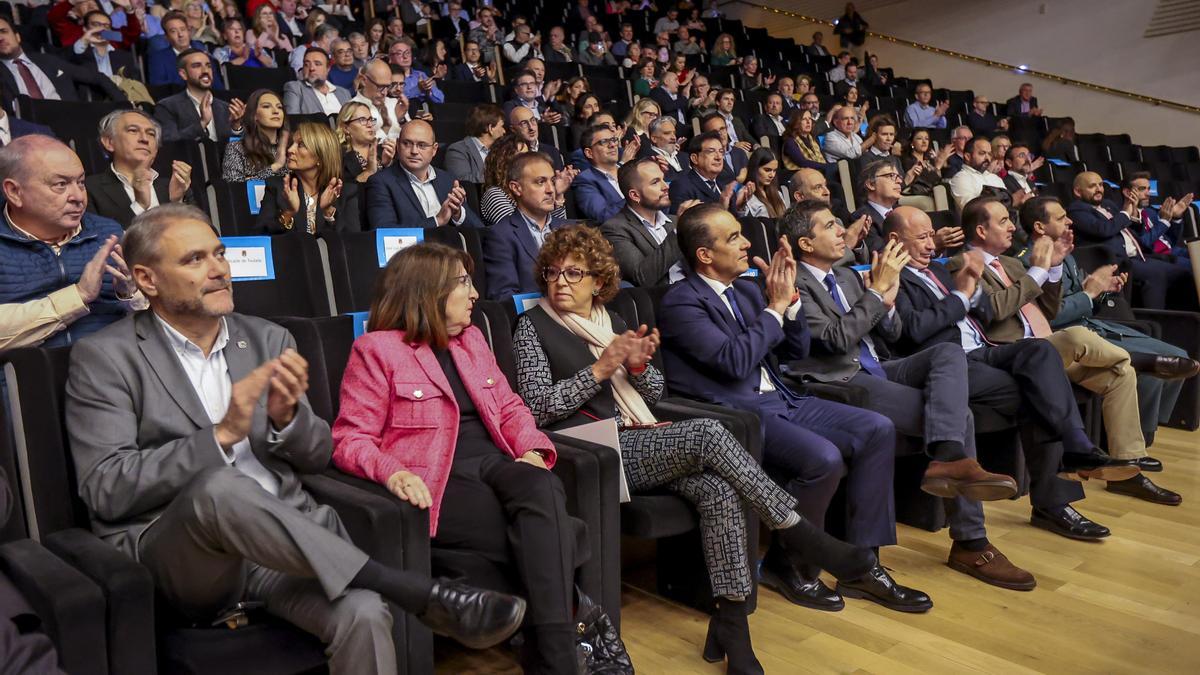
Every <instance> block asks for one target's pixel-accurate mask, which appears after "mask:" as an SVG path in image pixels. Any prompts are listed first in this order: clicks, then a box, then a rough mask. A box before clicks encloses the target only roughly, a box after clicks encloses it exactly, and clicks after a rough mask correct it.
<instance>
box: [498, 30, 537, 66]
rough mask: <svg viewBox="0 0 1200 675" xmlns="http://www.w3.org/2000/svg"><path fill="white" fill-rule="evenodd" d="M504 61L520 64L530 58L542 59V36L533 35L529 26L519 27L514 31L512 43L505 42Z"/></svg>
mask: <svg viewBox="0 0 1200 675" xmlns="http://www.w3.org/2000/svg"><path fill="white" fill-rule="evenodd" d="M503 52H504V60H505V61H506V62H507V63H511V64H518V63H521V62H522V61H524V60H525V59H529V58H538V59H540V58H542V36H541V35H540V34H539V35H537V36H534V35H533V32H532V31H531V30H530V29H529V26H528V25H520V26H517V28H516V30H514V31H513V40H512V42H505V43H504V47H503Z"/></svg>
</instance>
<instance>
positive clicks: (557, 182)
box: [554, 164, 579, 196]
mask: <svg viewBox="0 0 1200 675" xmlns="http://www.w3.org/2000/svg"><path fill="white" fill-rule="evenodd" d="M578 175H579V169H576V168H575V167H574V166H572V165H570V164H568V165H566V166H564V167H563V168H561V169H559V170H558V171H555V172H554V191H555V193H556V194H558V195H560V196H561V195H565V194H567V190H569V189H571V183H572V182H574V181H575V177H576V176H578Z"/></svg>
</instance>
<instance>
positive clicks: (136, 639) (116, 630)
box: [43, 528, 157, 673]
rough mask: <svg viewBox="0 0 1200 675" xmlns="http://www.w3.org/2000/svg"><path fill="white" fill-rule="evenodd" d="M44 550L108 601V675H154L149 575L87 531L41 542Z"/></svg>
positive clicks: (57, 534)
mask: <svg viewBox="0 0 1200 675" xmlns="http://www.w3.org/2000/svg"><path fill="white" fill-rule="evenodd" d="M43 541H44V543H45V545H46V548H48V549H50V550H51V551H53V552H54V554H55V555H57V556H58V557H59V558H61V559H62V560H64V561H66V562H67V563H68V564H70V565H71V566H72V567H74V568H75V569H77V570H79V571H80V572H82V573H83V574H84V575H85V576H87V577H88V578H89V579H91V580H92V581H93V582H95V583H96V585H97V586H99V587H100V588H101V589H102V590H103V591H104V596H105V598H106V600H107V601H108V605H107V610H106V616H107V624H106V625H107V629H106V631H107V635H108V667H109V671H110V672H112V673H144V672H153V671H154V669H155V668H156V667H157V656H156V653H155V639H154V623H155V613H154V578H153V577H152V576H151V574H150V570H148V569H146V567H144V566H143V565H141V564H140V563H138V562H137V561H136V560H134V559H133V558H130V557H129V556H128V555H126V554H125V553H123V552H121V551H119V550H118V549H117V548H116V547H114V546H113V545H112V544H109V543H108V542H106V541H103V540H101V539H100V538H99V537H97V536H96V535H94V534H92V533H91V532H88V531H87V530H83V529H79V528H72V529H69V530H59V531H58V532H54V533H53V534H50V535H47V536H46V538H45V539H44V540H43Z"/></svg>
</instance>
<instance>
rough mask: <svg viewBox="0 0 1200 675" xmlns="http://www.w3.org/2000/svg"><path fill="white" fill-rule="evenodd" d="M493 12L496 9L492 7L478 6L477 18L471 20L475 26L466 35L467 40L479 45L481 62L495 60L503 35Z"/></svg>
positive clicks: (488, 62) (489, 62) (487, 62)
mask: <svg viewBox="0 0 1200 675" xmlns="http://www.w3.org/2000/svg"><path fill="white" fill-rule="evenodd" d="M495 14H496V10H495V9H494V8H492V7H488V6H486V5H484V6H482V7H479V8H478V9H477V10H476V14H475V16H476V17H477V20H476V22H473V25H474V26H475V27H474V28H472V29H471V32H470V33H469V34H468V35H467V39H468V40H471V41H472V42H474V43H476V44H478V45H479V50H480V51H481V52H482V53H483V62H484V63H486V64H489V65H490V64H491V63H493V61H495V60H496V51H497V47H499V45H500V39H501V38H502V37H503V33H501V32H500V27H499V26H497V25H496V16H495ZM497 63H498V62H497Z"/></svg>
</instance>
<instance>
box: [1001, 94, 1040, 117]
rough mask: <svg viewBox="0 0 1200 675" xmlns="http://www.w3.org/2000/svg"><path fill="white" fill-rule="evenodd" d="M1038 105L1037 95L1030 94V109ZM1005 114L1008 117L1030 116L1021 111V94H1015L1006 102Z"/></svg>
mask: <svg viewBox="0 0 1200 675" xmlns="http://www.w3.org/2000/svg"><path fill="white" fill-rule="evenodd" d="M1037 107H1038V102H1037V97H1036V96H1030V97H1029V109H1030V110H1032V109H1034V108H1037ZM1004 114H1005V115H1006V116H1008V117H1029V115H1028V114H1024V115H1023V114H1022V113H1021V97H1020V95H1017V96H1014V97H1012V98H1010V99H1008V101H1006V102H1005V106H1004Z"/></svg>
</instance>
